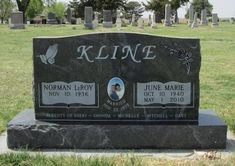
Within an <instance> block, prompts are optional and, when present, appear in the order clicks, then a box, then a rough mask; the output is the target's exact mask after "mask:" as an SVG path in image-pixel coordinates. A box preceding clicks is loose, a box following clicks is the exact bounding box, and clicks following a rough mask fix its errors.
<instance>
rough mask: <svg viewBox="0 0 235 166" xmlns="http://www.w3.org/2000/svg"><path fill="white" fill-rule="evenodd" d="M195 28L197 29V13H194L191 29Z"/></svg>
mask: <svg viewBox="0 0 235 166" xmlns="http://www.w3.org/2000/svg"><path fill="white" fill-rule="evenodd" d="M197 27H198V21H197V12H195V14H194V19H193V23H192V26H191V28H197Z"/></svg>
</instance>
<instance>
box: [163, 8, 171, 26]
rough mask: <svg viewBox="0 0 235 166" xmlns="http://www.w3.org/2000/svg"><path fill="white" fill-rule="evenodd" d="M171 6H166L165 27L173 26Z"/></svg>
mask: <svg viewBox="0 0 235 166" xmlns="http://www.w3.org/2000/svg"><path fill="white" fill-rule="evenodd" d="M171 25H172V23H171V5H170V4H166V6H165V20H164V26H171Z"/></svg>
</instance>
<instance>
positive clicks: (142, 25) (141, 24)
mask: <svg viewBox="0 0 235 166" xmlns="http://www.w3.org/2000/svg"><path fill="white" fill-rule="evenodd" d="M138 27H139V28H141V29H143V28H144V19H143V18H139V19H138Z"/></svg>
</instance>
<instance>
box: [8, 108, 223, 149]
mask: <svg viewBox="0 0 235 166" xmlns="http://www.w3.org/2000/svg"><path fill="white" fill-rule="evenodd" d="M34 117H35V115H34V111H33V110H26V111H23V112H21V113H20V114H18V115H17V116H16V117H15V118H14V119H13V120H12V121H10V122H9V123H8V127H7V135H8V136H7V144H8V147H9V148H11V149H18V148H21V149H22V148H23V149H24V148H28V149H224V148H226V134H227V125H226V124H225V123H224V122H223V121H222V120H221V119H220V118H219V117H218V116H217V115H216V114H215V113H214V112H213V111H211V110H201V111H200V113H199V123H198V125H147V124H146V125H118V124H116V125H101V124H97V125H95V124H90V125H89V124H86V125H84V124H78V123H74V124H68V123H49V122H43V121H37V120H35V118H34Z"/></svg>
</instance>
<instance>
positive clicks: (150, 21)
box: [148, 14, 153, 26]
mask: <svg viewBox="0 0 235 166" xmlns="http://www.w3.org/2000/svg"><path fill="white" fill-rule="evenodd" d="M152 21H153V20H152V15H151V14H149V18H148V26H151V25H152V23H153V22H152Z"/></svg>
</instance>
